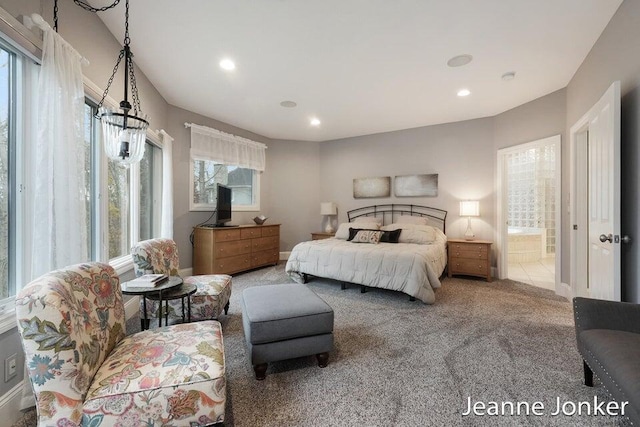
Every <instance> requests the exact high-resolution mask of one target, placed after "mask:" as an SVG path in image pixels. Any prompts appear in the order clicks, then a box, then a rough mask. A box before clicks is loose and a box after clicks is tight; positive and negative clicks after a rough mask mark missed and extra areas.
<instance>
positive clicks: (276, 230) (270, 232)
mask: <svg viewBox="0 0 640 427" xmlns="http://www.w3.org/2000/svg"><path fill="white" fill-rule="evenodd" d="M268 236H280V226H278V225H271V226H269V227H262V237H268Z"/></svg>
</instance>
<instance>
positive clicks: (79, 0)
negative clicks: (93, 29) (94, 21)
mask: <svg viewBox="0 0 640 427" xmlns="http://www.w3.org/2000/svg"><path fill="white" fill-rule="evenodd" d="M73 2H74V3H75V4H77V5H78V6H80V7H81V8H83V9H84V10H88V11H89V12H94V13H95V12H104V11H105V10H109V9H112V8H114V7H116V6H117V5H118V3H120V0H114V2H113V3H112V4H110V5H109V6H103V7H98V8H95V7H93V6H91V5H90V4H89V3H87V2H85V1H83V0H73Z"/></svg>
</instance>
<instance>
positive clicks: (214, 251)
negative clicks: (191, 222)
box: [193, 224, 280, 275]
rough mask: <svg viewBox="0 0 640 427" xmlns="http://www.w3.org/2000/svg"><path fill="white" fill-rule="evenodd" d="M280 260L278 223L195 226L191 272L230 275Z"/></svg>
mask: <svg viewBox="0 0 640 427" xmlns="http://www.w3.org/2000/svg"><path fill="white" fill-rule="evenodd" d="M279 259H280V224H274V225H241V226H239V227H222V228H208V227H196V228H195V230H194V236H193V274H194V275H197V274H232V273H238V272H240V271H245V270H251V269H252V268H257V267H263V266H266V265H275V264H277V263H278V260H279Z"/></svg>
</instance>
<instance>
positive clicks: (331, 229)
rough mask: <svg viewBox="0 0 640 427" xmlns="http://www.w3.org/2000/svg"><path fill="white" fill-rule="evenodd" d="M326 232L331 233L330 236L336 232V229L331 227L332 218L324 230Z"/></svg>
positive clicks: (328, 220)
mask: <svg viewBox="0 0 640 427" xmlns="http://www.w3.org/2000/svg"><path fill="white" fill-rule="evenodd" d="M324 231H325V233H329V234H332V233H335V232H336V230H335V228H333V225H331V218H328V219H327V226H326V227H325V228H324Z"/></svg>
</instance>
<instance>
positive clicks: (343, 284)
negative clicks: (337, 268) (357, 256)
mask: <svg viewBox="0 0 640 427" xmlns="http://www.w3.org/2000/svg"><path fill="white" fill-rule="evenodd" d="M340 289H342V290H343V291H344V290H345V289H347V284H346V283H345V282H341V283H340Z"/></svg>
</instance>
